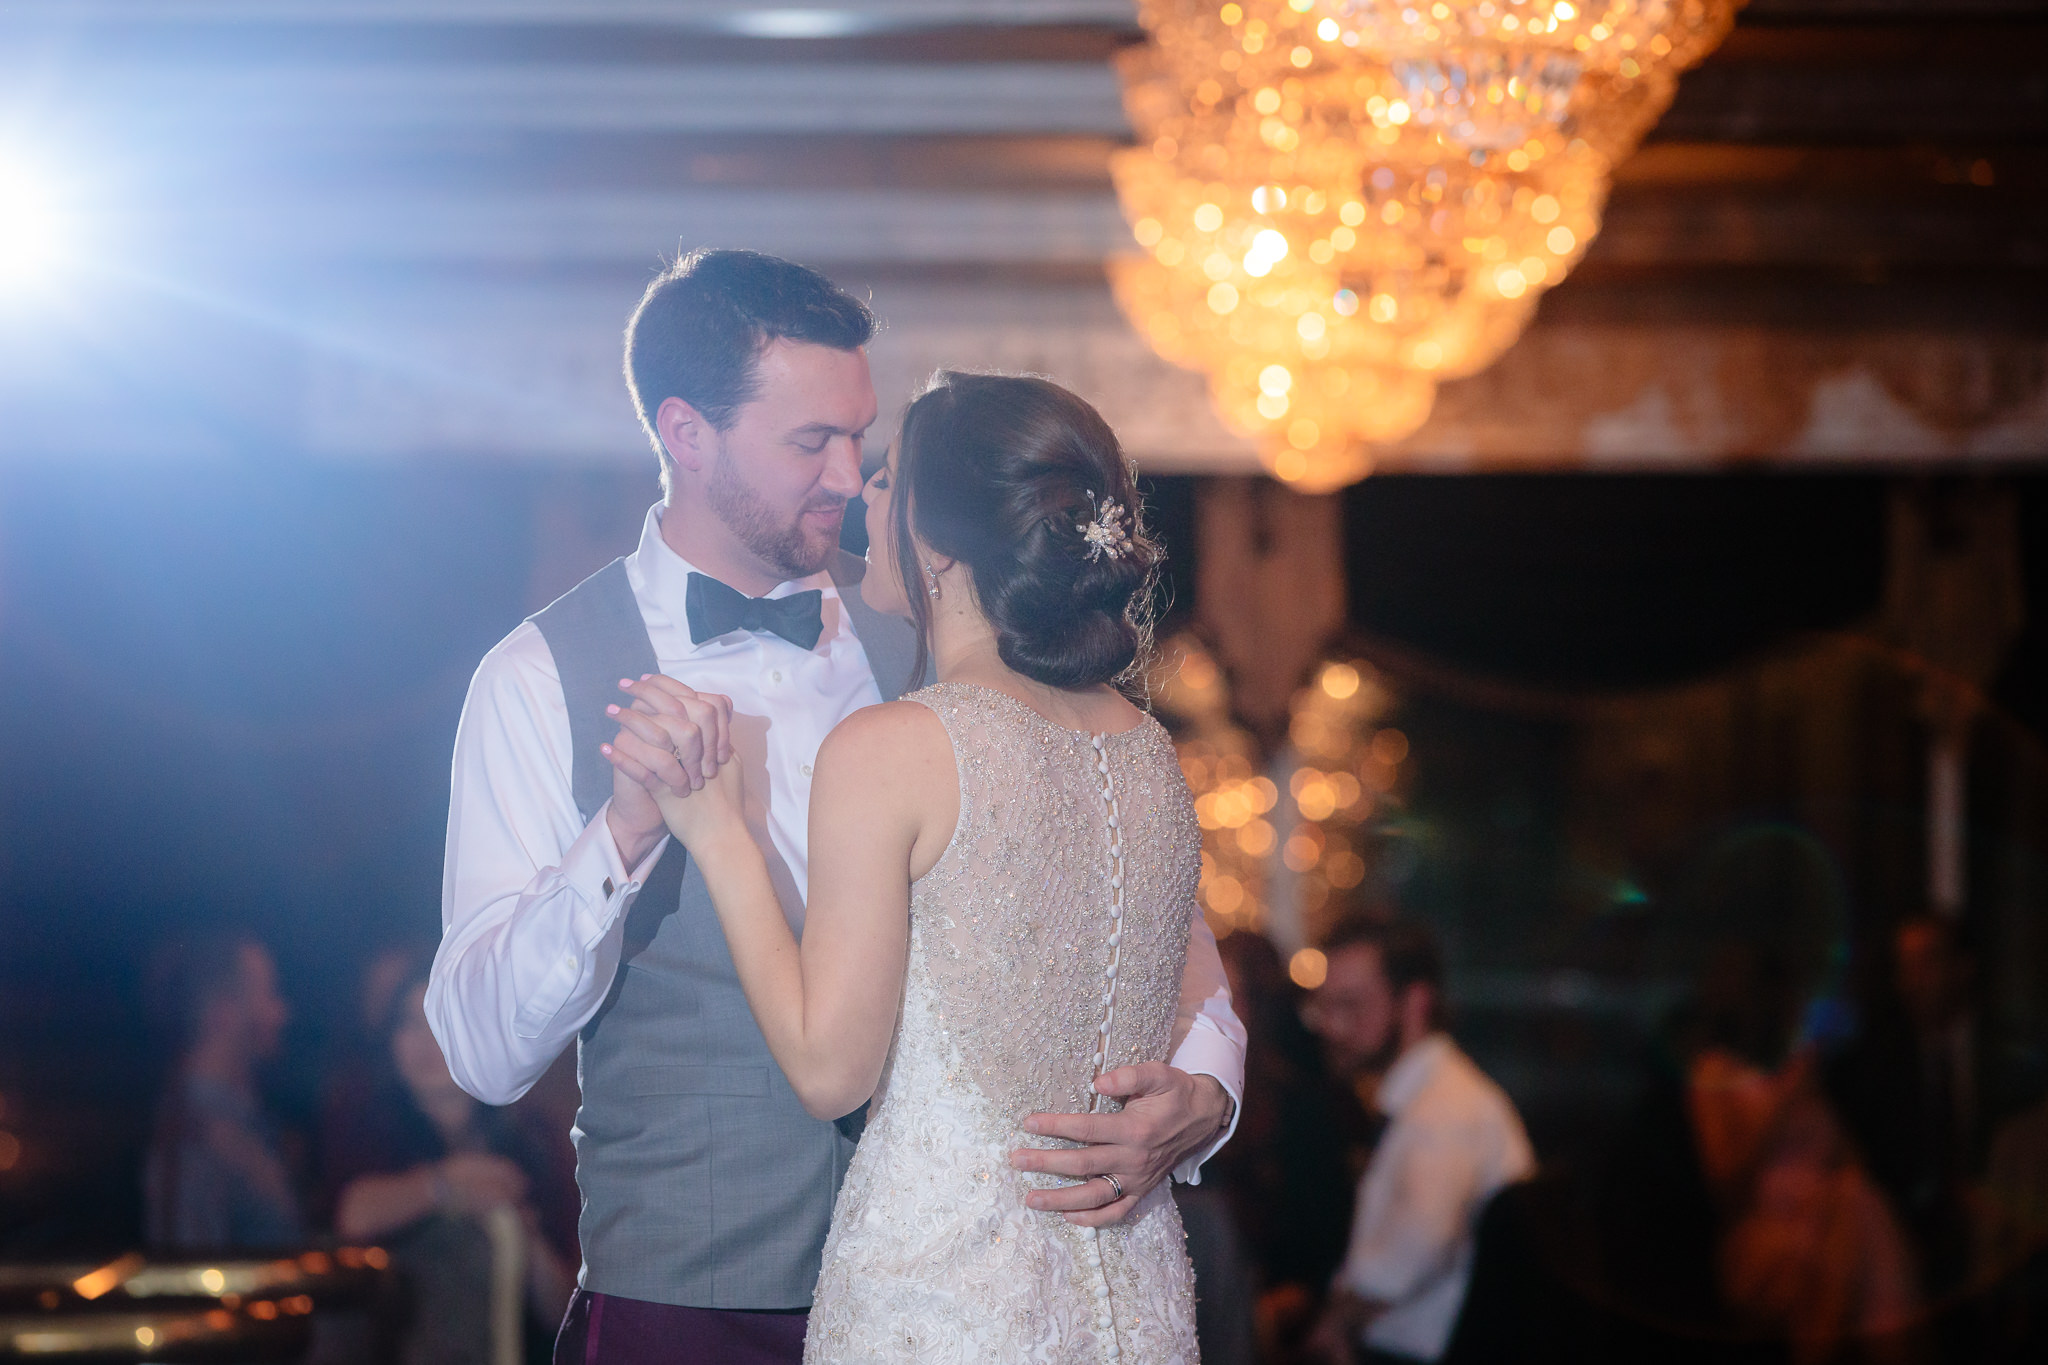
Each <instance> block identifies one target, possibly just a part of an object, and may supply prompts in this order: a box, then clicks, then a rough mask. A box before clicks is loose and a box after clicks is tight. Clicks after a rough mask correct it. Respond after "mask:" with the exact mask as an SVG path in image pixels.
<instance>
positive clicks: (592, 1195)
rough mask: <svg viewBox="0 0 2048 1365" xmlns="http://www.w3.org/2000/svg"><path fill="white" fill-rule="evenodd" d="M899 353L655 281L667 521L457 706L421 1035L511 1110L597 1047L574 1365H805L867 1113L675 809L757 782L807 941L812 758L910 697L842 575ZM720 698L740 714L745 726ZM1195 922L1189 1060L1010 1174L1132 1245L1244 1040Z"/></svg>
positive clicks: (894, 641)
mask: <svg viewBox="0 0 2048 1365" xmlns="http://www.w3.org/2000/svg"><path fill="white" fill-rule="evenodd" d="M874 325H875V324H874V318H873V316H872V315H871V314H870V313H869V311H868V310H867V308H866V307H865V306H864V305H863V304H861V303H860V302H859V301H858V300H856V299H854V298H852V297H850V296H848V295H847V294H845V293H843V292H842V291H840V290H839V289H838V288H836V287H835V286H833V285H832V284H831V283H830V282H829V281H828V280H826V279H825V278H824V277H823V276H821V275H819V274H817V273H816V272H814V271H811V270H808V269H805V268H804V267H802V266H798V265H793V264H791V263H789V262H787V261H781V260H776V259H774V258H773V257H768V256H761V255H756V254H754V253H752V252H743V251H698V252H693V253H692V254H691V255H689V256H688V257H686V258H684V259H683V260H682V261H680V262H678V263H677V264H676V265H675V266H674V267H672V268H670V269H669V270H667V271H665V272H664V273H663V274H662V275H661V276H659V277H658V278H657V279H656V280H655V281H654V283H653V284H651V285H650V286H649V287H648V289H647V292H646V294H645V296H644V297H643V298H642V299H641V301H640V306H639V308H638V310H637V311H636V312H635V313H634V316H633V320H632V322H631V324H630V325H629V326H628V328H627V333H626V372H627V378H628V382H629V386H630V388H631V390H632V394H633V399H634V402H635V404H636V406H637V407H638V409H639V414H640V420H641V422H642V424H643V425H644V426H645V428H646V430H647V432H648V434H649V436H650V437H651V439H652V440H653V442H654V446H655V451H656V454H657V455H658V456H659V457H660V460H661V470H662V485H663V490H664V497H663V500H662V502H661V503H659V504H657V505H656V506H655V507H653V508H652V509H650V510H649V512H648V514H647V519H646V522H645V524H644V527H643V529H642V532H641V537H640V544H639V547H638V548H637V549H636V550H635V551H634V552H633V553H632V554H630V555H628V556H627V557H626V558H624V559H622V560H617V561H614V562H613V563H612V564H611V565H609V566H608V567H606V568H604V569H602V570H600V571H599V572H598V573H597V574H595V575H593V576H592V577H591V578H589V579H588V580H586V581H585V582H584V583H583V584H581V585H580V586H578V587H576V588H574V589H572V590H571V591H570V592H569V593H568V594H567V595H565V596H564V597H562V598H561V599H560V600H559V601H557V602H555V603H554V604H553V605H551V606H549V607H548V608H546V609H545V610H543V611H541V612H540V613H538V614H537V615H535V616H534V617H533V618H532V619H531V620H529V621H527V622H526V623H525V624H523V625H521V626H519V627H518V628H517V629H516V630H514V631H513V632H512V633H511V634H510V635H508V636H507V637H506V638H505V639H504V640H503V641H502V642H500V643H499V644H498V646H497V647H496V648H495V649H493V650H492V651H491V652H490V653H489V654H488V655H486V656H485V657H484V661H483V663H482V665H481V666H479V668H478V669H477V673H476V677H475V678H474V680H472V682H471V684H470V690H469V697H468V700H467V701H466V702H465V704H464V706H463V712H462V722H461V726H460V728H459V730H458V732H457V734H456V740H455V762H454V776H453V790H452V796H451V801H450V809H449V816H448V852H447V867H446V878H445V881H444V886H443V899H442V920H443V936H442V941H441V949H440V952H439V953H438V954H437V956H436V958H435V961H434V970H433V977H432V981H431V983H430V985H429V987H428V991H427V1014H428V1018H429V1020H430V1022H431V1023H432V1025H433V1029H434V1034H435V1036H436V1037H437V1038H439V1039H440V1042H441V1047H442V1050H443V1051H444V1052H445V1053H446V1054H447V1057H448V1064H449V1067H450V1069H451V1070H452V1071H453V1073H454V1075H455V1078H456V1080H457V1081H458V1082H460V1083H461V1085H462V1086H463V1088H464V1089H466V1090H468V1091H469V1092H470V1093H471V1094H473V1095H475V1096H476V1097H477V1098H479V1099H481V1100H484V1101H485V1102H487V1103H491V1104H504V1103H508V1102H510V1101H512V1100H514V1099H517V1098H518V1097H519V1096H520V1095H522V1094H524V1093H525V1092H526V1090H527V1089H528V1087H530V1086H531V1085H532V1084H533V1082H534V1081H535V1080H536V1079H538V1078H539V1076H540V1075H541V1073H542V1072H543V1071H545V1070H546V1069H547V1067H548V1065H549V1064H550V1063H551V1062H552V1061H553V1060H554V1059H555V1057H556V1056H558V1055H559V1054H560V1052H561V1051H562V1049H563V1048H564V1047H566V1046H568V1044H569V1041H570V1039H571V1038H574V1039H575V1040H576V1041H577V1076H578V1079H579V1081H580V1083H581V1085H582V1091H583V1102H582V1107H581V1108H580V1109H579V1110H578V1113H577V1119H576V1129H575V1138H576V1148H577V1181H578V1184H579V1185H580V1186H581V1188H582V1193H583V1218H582V1225H581V1233H582V1242H583V1271H582V1274H581V1276H580V1277H579V1286H580V1287H579V1288H578V1290H577V1293H576V1296H575V1299H574V1300H573V1301H572V1303H571V1305H570V1308H569V1313H568V1316H567V1318H566V1319H565V1321H564V1323H563V1327H562V1335H561V1338H560V1340H559V1341H558V1342H557V1345H556V1360H557V1362H559V1363H560V1365H567V1362H576V1365H641V1363H642V1362H674V1363H675V1365H686V1363H694V1362H700V1361H701V1362H707V1363H709V1362H719V1363H720V1365H723V1363H724V1362H734V1361H764V1362H765V1361H791V1362H793V1361H796V1360H797V1359H799V1357H800V1356H801V1352H802V1342H803V1332H804V1314H805V1312H806V1311H807V1309H808V1306H809V1303H810V1298H811V1291H812V1288H813V1285H814V1282H815V1281H816V1278H817V1274H818V1262H819V1255H820V1252H821V1250H822V1248H823V1246H824V1241H825V1232H826V1228H827V1226H828V1224H829V1222H830V1219H831V1212H832V1201H833V1196H834V1194H835V1192H836V1191H837V1189H838V1186H839V1181H840V1179H841V1178H842V1177H843V1176H844V1174H845V1170H846V1163H847V1160H848V1159H849V1158H850V1156H851V1155H852V1152H853V1145H854V1143H855V1141H856V1140H857V1139H858V1136H859V1125H860V1120H861V1115H859V1114H854V1115H848V1116H847V1117H846V1118H843V1119H840V1120H839V1121H838V1122H837V1123H824V1122H820V1121H818V1120H815V1119H812V1118H811V1117H809V1116H808V1115H807V1114H806V1113H805V1112H804V1110H803V1107H802V1105H801V1104H799V1103H798V1101H797V1098H796V1095H795V1093H794V1092H793V1091H792V1090H791V1089H790V1086H789V1084H788V1082H787V1081H786V1080H784V1078H783V1076H782V1073H781V1072H780V1071H779V1070H778V1069H777V1068H776V1066H775V1063H774V1060H773V1059H772V1058H771V1057H770V1055H769V1052H768V1048H767V1044H766V1043H765V1042H764V1041H763V1039H762V1037H761V1034H760V1031H759V1029H758V1028H757V1027H756V1026H755V1024H754V1021H753V1017H752V1015H751V1014H750V1013H749V1011H748V1008H747V1004H746V999H745V997H744V996H743V995H742V994H741V991H740V988H739V983H738V980H737V978H736V976H735V974H734V971H733V965H732V961H731V958H730V957H729V956H728V954H727V950H726V946H725V938H724V935H723V934H722V933H721V932H720V930H719V927H718V920H717V917H716V914H715V912H714V911H713V908H712V905H711V900H710V897H709V895H708V894H707V892H706V890H705V888H704V883H703V881H702V879H701V878H700V877H699V876H698V874H697V871H696V868H695V867H694V865H692V864H691V863H690V862H689V860H688V859H687V858H686V857H685V855H684V850H683V849H682V848H681V846H680V845H676V844H674V843H672V842H671V841H670V840H669V839H668V838H667V831H666V829H665V828H664V826H663V823H662V818H661V814H660V811H659V810H658V809H657V808H656V806H655V803H654V799H653V795H652V792H653V791H655V790H658V789H660V788H661V787H662V786H664V785H666V786H669V787H673V788H676V789H678V790H683V789H687V788H688V787H691V786H694V785H699V784H701V782H702V781H703V779H704V777H705V776H706V775H707V774H708V773H710V772H714V771H716V767H717V765H718V764H719V763H722V762H738V763H740V764H742V765H743V766H744V767H745V770H746V778H747V783H746V786H747V792H748V794H749V802H750V806H751V809H750V811H749V818H750V822H751V823H752V824H753V825H754V827H755V835H756V838H757V839H759V840H760V842H761V845H762V847H763V849H764V850H765V851H766V852H767V853H768V854H769V859H770V862H771V865H772V866H773V868H774V871H775V877H776V882H777V886H778V889H779V890H780V891H781V893H782V899H783V905H784V909H785V911H786V912H787V913H788V915H789V916H790V920H791V922H792V924H793V925H794V926H796V927H797V928H799V930H800V929H801V926H802V920H803V906H804V897H805V888H806V886H807V877H808V865H807V859H806V852H807V837H806V835H807V820H808V808H809V804H810V778H811V761H812V759H813V758H814V757H815V755H816V753H817V749H818V745H819V744H820V742H821V741H822V740H823V739H824V737H825V735H826V733H827V732H828V731H830V730H831V729H832V727H833V726H834V725H836V724H837V723H838V722H839V721H840V720H841V719H843V718H844V717H845V716H847V715H848V714H850V713H851V712H853V711H855V710H858V709H859V708H861V707H863V706H868V705H872V704H874V703H876V702H879V701H882V700H884V699H891V698H894V697H895V696H897V695H898V694H899V693H900V692H902V691H904V690H906V688H907V687H908V686H909V685H910V683H911V680H910V679H909V677H908V672H909V669H910V666H911V659H912V658H913V655H914V644H915V641H914V640H913V639H912V638H911V636H910V632H909V628H908V626H907V624H906V623H904V622H901V621H898V620H895V619H893V618H886V617H882V616H879V615H877V614H876V613H874V612H873V611H871V610H869V609H868V608H867V607H866V606H865V605H864V604H863V603H862V601H861V597H860V588H859V582H860V575H861V572H862V569H863V567H864V566H863V565H862V564H861V563H860V561H859V560H856V559H853V558H852V557H851V556H849V555H846V554H843V553H842V552H840V550H839V549H838V543H839V525H840V521H841V518H842V516H843V514H844V512H845V509H846V505H847V503H848V502H849V501H850V500H851V499H852V498H854V497H855V496H856V495H857V494H858V493H859V491H860V488H861V444H862V440H863V437H864V435H865V433H866V432H867V430H868V428H869V427H870V426H871V425H872V424H873V423H874V421H875V418H876V415H877V404H876V398H875V391H874V385H873V383H872V382H871V381H870V379H869V375H868V364H867V356H866V352H865V350H864V347H865V346H866V345H867V342H868V340H869V338H870V337H871V336H872V335H873V332H874ZM700 693H706V694H723V695H725V696H727V697H730V698H731V701H732V707H731V715H730V719H729V720H728V719H727V718H726V716H725V715H724V713H723V711H722V710H720V709H718V708H715V707H713V706H711V705H710V704H708V703H706V702H704V701H702V700H701V699H700V697H699V694H700ZM621 707H634V708H638V709H639V710H641V711H644V712H648V713H651V714H654V715H655V716H657V717H658V718H659V721H660V724H661V726H662V727H663V729H664V731H665V732H666V735H667V737H668V740H669V742H668V744H667V745H665V746H660V747H657V746H656V745H653V744H650V743H648V742H646V741H643V740H641V739H640V738H638V737H637V736H635V735H634V734H633V733H631V732H630V731H627V730H624V729H621V728H620V726H619V724H618V722H617V720H616V719H615V717H616V714H617V712H618V709H619V708H621ZM607 745H610V746H616V748H617V750H618V751H619V753H620V754H621V755H622V756H623V757H624V758H626V759H628V760H629V762H628V763H627V764H626V765H624V766H625V767H626V768H627V769H629V770H631V773H632V775H631V776H628V775H627V774H626V773H622V772H620V771H618V770H617V769H615V768H614V766H613V765H612V764H611V763H610V762H608V761H607V760H606V758H605V756H604V753H603V751H602V749H603V746H607ZM757 793H759V794H760V795H758V796H757V795H756V794H757ZM1195 922H1196V926H1197V928H1196V931H1195V935H1194V941H1193V943H1192V944H1191V949H1190V953H1189V962H1188V968H1187V973H1186V978H1185V981H1184V985H1183V992H1182V1001H1183V1003H1182V1011H1181V1013H1182V1025H1183V1027H1184V1031H1185V1034H1186V1039H1185V1041H1184V1042H1183V1043H1182V1045H1181V1047H1180V1049H1179V1051H1178V1052H1177V1053H1176V1054H1175V1056H1174V1058H1173V1065H1171V1066H1168V1065H1165V1064H1161V1063H1149V1064H1147V1065H1144V1066H1138V1067H1129V1068H1125V1069H1123V1070H1121V1071H1117V1072H1113V1073H1111V1074H1110V1075H1108V1076H1107V1077H1105V1078H1103V1081H1102V1084H1101V1088H1102V1089H1103V1090H1104V1091H1105V1092H1106V1093H1109V1094H1113V1095H1117V1096H1120V1097H1122V1098H1124V1099H1125V1101H1126V1103H1125V1107H1124V1109H1123V1111H1122V1112H1121V1113H1119V1114H1114V1115H1035V1116H1032V1117H1031V1118H1030V1119H1028V1120H1026V1123H1025V1127H1026V1128H1027V1129H1029V1130H1030V1131H1031V1132H1034V1133H1037V1134H1041V1135H1045V1136H1052V1137H1064V1138H1070V1139H1073V1140H1075V1141H1077V1142H1080V1143H1083V1144H1086V1145H1083V1146H1080V1147H1076V1148H1072V1149H1043V1148H1020V1149H1019V1151H1018V1152H1017V1153H1016V1154H1015V1155H1014V1156H1013V1157H1012V1161H1013V1163H1014V1164H1016V1165H1018V1166H1019V1167H1022V1168H1024V1169H1030V1170H1039V1171H1046V1172H1051V1173H1054V1174H1058V1175H1063V1176H1067V1177H1069V1178H1071V1179H1073V1180H1074V1181H1076V1182H1077V1183H1075V1184H1072V1185H1068V1186H1064V1187H1061V1188H1057V1189H1052V1190H1044V1191H1039V1192H1036V1193H1033V1194H1032V1195H1030V1196H1029V1199H1030V1201H1031V1203H1032V1204H1033V1206H1034V1207H1038V1208H1042V1209H1048V1210H1057V1211H1060V1212H1063V1213H1065V1215H1066V1216H1067V1217H1069V1218H1071V1219H1073V1220H1074V1221H1076V1222H1085V1223H1091V1224H1100V1223H1104V1222H1112V1221H1115V1220H1117V1219H1120V1218H1122V1217H1123V1216H1125V1215H1126V1214H1128V1213H1129V1212H1130V1210H1131V1209H1132V1208H1133V1207H1134V1206H1135V1204H1136V1202H1137V1200H1138V1199H1140V1198H1142V1197H1143V1196H1144V1195H1145V1194H1146V1193H1148V1192H1149V1191H1150V1190H1151V1189H1153V1188H1154V1187H1155V1186H1156V1185H1158V1184H1159V1182H1160V1181H1161V1180H1163V1179H1165V1178H1166V1176H1167V1175H1168V1173H1173V1174H1176V1175H1178V1176H1180V1177H1181V1178H1182V1179H1187V1180H1193V1179H1195V1178H1196V1176H1197V1172H1198V1170H1199V1167H1200V1164H1201V1162H1202V1161H1203V1160H1204V1159H1206V1158H1207V1157H1208V1155H1209V1154H1210V1153H1212V1152H1213V1151H1214V1150H1215V1149H1216V1148H1217V1147H1218V1146H1220V1145H1221V1144H1222V1142H1223V1140H1224V1139H1226V1138H1227V1137H1228V1136H1229V1132H1230V1130H1231V1128H1232V1127H1233V1126H1234V1122H1235V1113H1236V1095H1237V1094H1238V1092H1239V1090H1240V1087H1241V1084H1242V1076H1243V1065H1244V1031H1243V1029H1242V1027H1241V1026H1240V1025H1239V1023H1238V1021H1237V1019H1236V1017H1235V1016H1234V1015H1233V1014H1232V1013H1231V1010H1230V1002H1229V992H1228V989H1227V987H1226V986H1225V984H1224V978H1223V971H1222V965H1221V963H1220V961H1219V960H1218V957H1217V953H1216V946H1215V942H1214V940H1213V939H1212V938H1211V937H1210V936H1209V934H1208V931H1207V930H1206V928H1203V927H1201V917H1200V916H1199V915H1197V916H1196V917H1195ZM1098 1177H1099V1178H1098Z"/></svg>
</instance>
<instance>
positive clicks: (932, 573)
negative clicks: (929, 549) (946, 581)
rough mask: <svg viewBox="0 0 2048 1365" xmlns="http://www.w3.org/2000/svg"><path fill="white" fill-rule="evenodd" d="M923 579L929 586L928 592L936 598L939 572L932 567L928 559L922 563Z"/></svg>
mask: <svg viewBox="0 0 2048 1365" xmlns="http://www.w3.org/2000/svg"><path fill="white" fill-rule="evenodd" d="M924 577H925V581H926V582H927V583H930V584H931V587H930V588H929V589H928V591H929V592H930V593H931V595H932V596H934V597H937V596H938V595H939V571H938V570H937V569H934V568H933V567H932V562H931V561H930V560H929V559H927V560H926V561H925V562H924Z"/></svg>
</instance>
